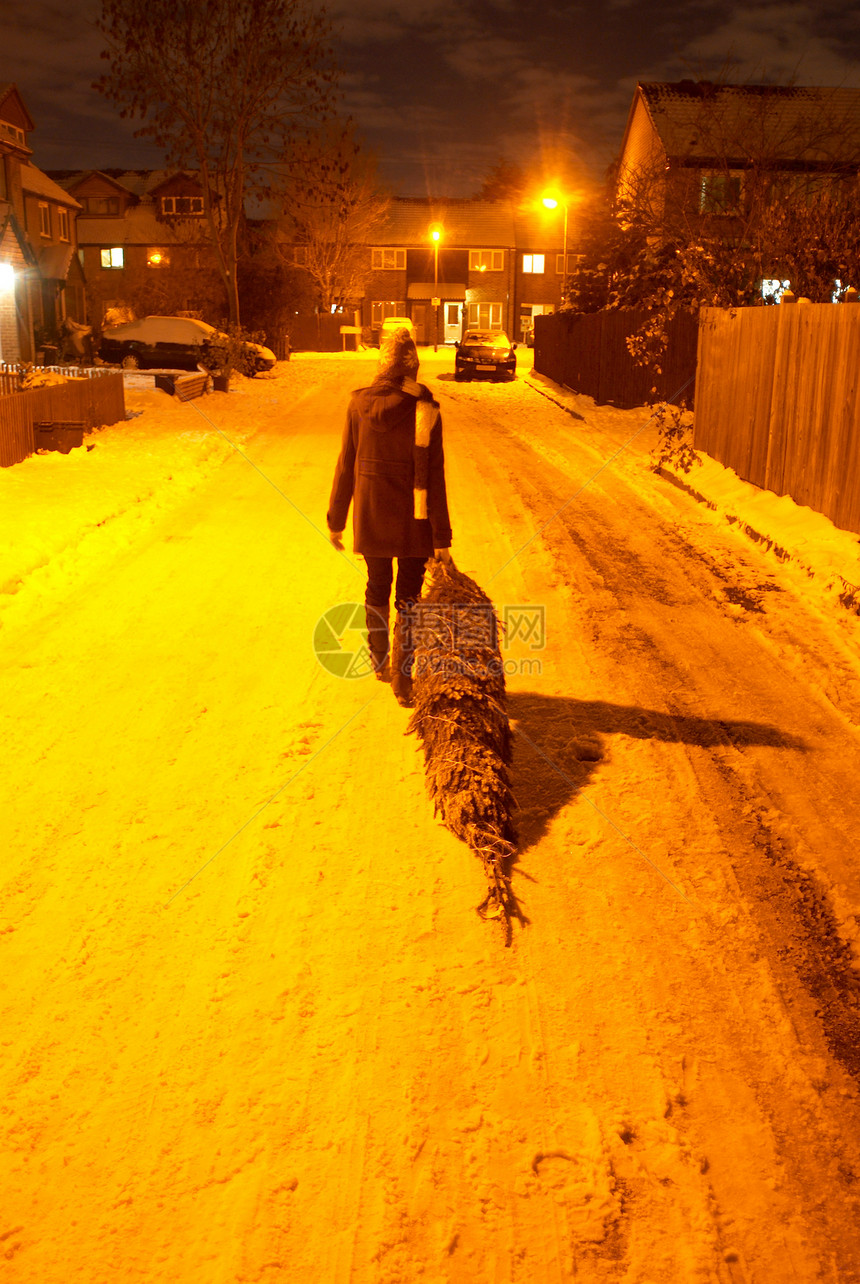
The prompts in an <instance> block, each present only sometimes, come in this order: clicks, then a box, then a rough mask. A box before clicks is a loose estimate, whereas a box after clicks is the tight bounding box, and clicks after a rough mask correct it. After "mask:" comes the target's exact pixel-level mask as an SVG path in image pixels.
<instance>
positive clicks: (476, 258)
mask: <svg viewBox="0 0 860 1284" xmlns="http://www.w3.org/2000/svg"><path fill="white" fill-rule="evenodd" d="M504 266H505V252H504V250H470V251H469V271H470V272H501V271H502V270H503V268H504Z"/></svg>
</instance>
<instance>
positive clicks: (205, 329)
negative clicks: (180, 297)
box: [99, 317, 275, 375]
mask: <svg viewBox="0 0 860 1284" xmlns="http://www.w3.org/2000/svg"><path fill="white" fill-rule="evenodd" d="M231 345H232V340H231V339H230V338H229V337H228V336H227V335H226V334H224V333H223V332H222V331H220V330H216V329H215V327H214V326H211V325H207V324H206V322H205V321H196V320H194V319H193V318H191V317H144V318H143V320H142V321H129V322H127V323H126V324H125V325H111V326H107V327H106V328H105V329H104V330H103V331H102V337H101V343H100V344H99V356H100V357H101V359H102V361H106V362H108V363H118V364H119V365H121V366H123V368H124V369H126V370H137V369H139V368H141V367H144V366H149V367H153V366H155V367H159V368H166V369H168V370H170V369H177V368H178V369H181V370H196V369H197V367H198V366H201V367H203V368H204V369H206V370H209V371H211V372H212V373H218V372H219V371H220V370H223V368H224V365H225V360H226V356H227V352H228V350H229V348H230V346H231ZM234 364H235V366H236V369H238V370H241V371H242V373H243V374H249V375H255V374H258V373H259V371H261V370H271V368H272V366H273V365H274V364H275V354H274V352H272V350H271V349H270V348H264V347H262V346H261V345H260V344H259V343H251V342H250V341H244V340H243V341H240V343H239V350H238V354H236V356H234Z"/></svg>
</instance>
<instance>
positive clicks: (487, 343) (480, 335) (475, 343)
mask: <svg viewBox="0 0 860 1284" xmlns="http://www.w3.org/2000/svg"><path fill="white" fill-rule="evenodd" d="M463 345H464V347H467V348H471V347H480V348H509V347H510V346H511V341H510V339H509V338H508V336H507V335H506V334H504V333H503V331H501V330H469V331H468V332H467V333H466V335H465V336H464V338H463Z"/></svg>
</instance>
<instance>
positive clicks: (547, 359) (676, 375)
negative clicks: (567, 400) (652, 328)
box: [535, 308, 697, 408]
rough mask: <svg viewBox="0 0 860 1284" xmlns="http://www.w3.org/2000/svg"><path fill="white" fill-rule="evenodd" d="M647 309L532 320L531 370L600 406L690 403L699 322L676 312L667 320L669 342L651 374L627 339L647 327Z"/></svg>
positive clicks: (564, 315)
mask: <svg viewBox="0 0 860 1284" xmlns="http://www.w3.org/2000/svg"><path fill="white" fill-rule="evenodd" d="M650 315H651V314H650V313H649V312H647V311H646V310H645V309H639V308H630V309H627V308H622V309H618V310H616V311H611V312H594V313H580V314H575V313H556V314H554V315H549V316H538V317H535V370H537V371H538V373H539V374H545V375H548V376H549V378H550V379H553V380H554V381H555V382H556V383H560V384H562V385H563V386H565V387H567V388H571V389H573V390H574V391H576V392H582V393H584V394H585V395H586V396H588V397H593V398H594V400H595V401H596V402H597V404H598V405H606V404H607V403H612V404H614V405H616V406H619V407H622V408H629V407H631V406H641V405H643V404H644V403H645V402H648V401H651V400H652V398H653V397H654V396H656V397H657V399H659V400H669V401H673V402H674V401H679V400H681V399H683V400H684V401H685V402H686V403H687V405H692V404H693V394H694V388H695V374H696V342H697V321H696V318H695V317H694V316H690V315H687V314H679V315H678V316H677V317H673V318H672V320H671V321H670V322H669V324H668V327H667V330H668V344H667V348H666V352H665V354H664V356H663V359H662V361H661V365H662V367H663V370H662V373H661V374H658V375H655V374H654V373H653V372H651V371H649V370H646V369H645V368H644V367H643V366H641V365H638V364H637V363H636V362H635V361H634V360H633V358H632V357H631V355H630V350H629V348H628V347H627V339H628V337H629V336H630V335H632V334H633V333H634V332H635V331H636V330H638V329H639V328H640V326H642V325H644V324H646V322H647V321H648V320H649V318H650ZM652 390H654V391H652Z"/></svg>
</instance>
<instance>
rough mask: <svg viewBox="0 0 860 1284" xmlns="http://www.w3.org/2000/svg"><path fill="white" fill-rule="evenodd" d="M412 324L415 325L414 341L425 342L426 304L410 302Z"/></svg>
mask: <svg viewBox="0 0 860 1284" xmlns="http://www.w3.org/2000/svg"><path fill="white" fill-rule="evenodd" d="M412 324H413V325H414V326H415V342H416V343H427V304H426V303H413V304H412Z"/></svg>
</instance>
